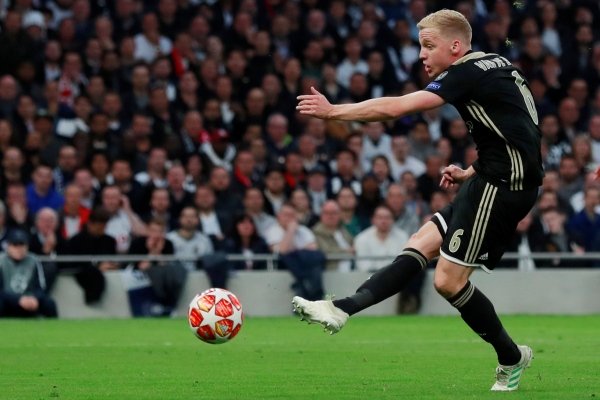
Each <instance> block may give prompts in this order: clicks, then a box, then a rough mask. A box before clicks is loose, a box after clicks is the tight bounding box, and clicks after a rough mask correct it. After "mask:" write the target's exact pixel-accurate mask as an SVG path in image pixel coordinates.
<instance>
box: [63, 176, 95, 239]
mask: <svg viewBox="0 0 600 400" xmlns="http://www.w3.org/2000/svg"><path fill="white" fill-rule="evenodd" d="M81 197H82V195H81V189H80V188H79V186H77V185H75V184H70V185H69V186H67V187H66V189H65V204H64V207H63V208H62V210H61V211H60V213H59V217H58V224H59V229H58V231H59V237H60V238H61V239H64V240H67V239H70V238H71V237H73V236H74V235H76V234H77V233H79V232H80V231H81V230H82V229H83V226H84V225H85V223H86V222H87V220H88V218H89V216H90V209H89V208H87V207H84V206H83V205H82V204H81Z"/></svg>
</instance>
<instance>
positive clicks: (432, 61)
mask: <svg viewBox="0 0 600 400" xmlns="http://www.w3.org/2000/svg"><path fill="white" fill-rule="evenodd" d="M419 43H420V44H421V52H420V53H419V58H420V59H421V61H423V65H424V66H425V72H426V73H427V76H429V77H430V78H433V77H435V76H438V75H439V74H441V73H442V72H444V71H445V70H446V69H447V68H448V67H449V66H450V65H451V64H452V63H453V62H454V61H455V58H453V55H454V54H453V51H452V45H453V41H452V40H449V39H447V38H445V37H443V36H442V35H441V33H440V32H439V31H438V30H437V29H433V28H425V29H422V30H421V31H420V32H419Z"/></svg>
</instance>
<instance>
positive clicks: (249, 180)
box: [231, 150, 260, 198]
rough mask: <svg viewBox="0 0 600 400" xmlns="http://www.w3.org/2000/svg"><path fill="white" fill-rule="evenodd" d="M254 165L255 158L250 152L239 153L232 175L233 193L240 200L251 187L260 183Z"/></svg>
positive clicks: (241, 151)
mask: <svg viewBox="0 0 600 400" xmlns="http://www.w3.org/2000/svg"><path fill="white" fill-rule="evenodd" d="M254 164H255V161H254V156H253V155H252V153H251V152H250V151H249V150H240V151H238V153H237V155H236V157H235V160H234V163H233V171H232V174H231V175H232V176H231V192H232V193H233V194H235V195H236V196H238V197H239V198H241V197H242V196H243V195H244V192H245V191H246V190H247V189H248V188H249V187H252V186H256V185H257V184H258V183H259V182H260V176H258V174H257V173H256V170H255V168H254Z"/></svg>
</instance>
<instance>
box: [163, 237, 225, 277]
mask: <svg viewBox="0 0 600 400" xmlns="http://www.w3.org/2000/svg"><path fill="white" fill-rule="evenodd" d="M167 239H169V240H170V241H171V243H173V248H174V250H175V255H176V256H178V257H182V258H193V259H195V260H197V259H198V258H200V257H202V256H204V255H206V254H212V253H213V252H214V248H213V245H212V242H211V241H210V239H209V238H208V236H206V235H205V234H203V233H202V232H199V231H196V232H194V235H193V236H192V237H191V238H189V239H186V238H184V237H182V236H181V235H180V234H179V232H178V231H171V232H169V233H167ZM182 263H183V266H184V267H185V268H186V269H187V270H188V271H194V270H195V269H196V261H192V260H185V261H182Z"/></svg>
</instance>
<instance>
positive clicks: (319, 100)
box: [296, 86, 333, 119]
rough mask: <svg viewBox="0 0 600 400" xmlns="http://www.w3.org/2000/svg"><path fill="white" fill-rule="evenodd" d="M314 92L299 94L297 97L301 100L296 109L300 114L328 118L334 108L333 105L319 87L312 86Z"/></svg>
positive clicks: (311, 89)
mask: <svg viewBox="0 0 600 400" xmlns="http://www.w3.org/2000/svg"><path fill="white" fill-rule="evenodd" d="M310 91H311V93H312V94H303V95H301V96H298V97H297V99H298V100H299V101H300V102H299V103H298V106H296V110H298V111H299V112H300V114H306V115H312V116H313V117H317V118H321V119H327V118H329V115H330V113H331V110H332V109H333V106H332V105H331V103H330V102H329V100H327V98H326V97H325V96H323V95H322V94H321V93H319V91H318V90H317V89H315V88H314V87H312V86H311V87H310Z"/></svg>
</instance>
